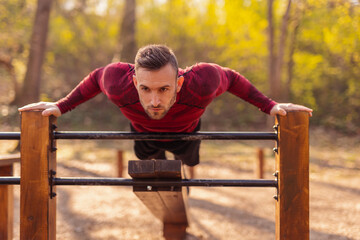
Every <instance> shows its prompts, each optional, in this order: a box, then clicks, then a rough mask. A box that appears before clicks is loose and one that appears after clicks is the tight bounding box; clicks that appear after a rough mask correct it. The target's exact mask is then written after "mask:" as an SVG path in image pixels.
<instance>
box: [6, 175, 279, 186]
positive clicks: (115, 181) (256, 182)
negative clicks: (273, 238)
mask: <svg viewBox="0 0 360 240" xmlns="http://www.w3.org/2000/svg"><path fill="white" fill-rule="evenodd" d="M52 182H53V184H54V185H82V186H84V185H92V186H94V185H96V186H154V187H166V186H167V187H169V186H174V187H184V186H190V187H275V188H276V187H277V181H276V180H264V179H251V180H238V179H191V180H186V179H184V180H178V181H176V180H148V179H147V180H133V179H127V178H77V177H76V178H70V177H62V178H53V179H52ZM19 184H20V177H0V185H19Z"/></svg>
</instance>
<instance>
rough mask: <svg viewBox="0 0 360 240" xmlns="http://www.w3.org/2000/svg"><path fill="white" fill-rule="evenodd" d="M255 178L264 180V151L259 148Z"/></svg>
mask: <svg viewBox="0 0 360 240" xmlns="http://www.w3.org/2000/svg"><path fill="white" fill-rule="evenodd" d="M255 177H256V178H259V179H262V178H264V150H263V149H262V148H259V149H258V151H257V161H256V163H255Z"/></svg>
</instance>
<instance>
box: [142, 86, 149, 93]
mask: <svg viewBox="0 0 360 240" xmlns="http://www.w3.org/2000/svg"><path fill="white" fill-rule="evenodd" d="M141 90H142V91H145V92H147V91H149V88H147V87H142V88H141Z"/></svg>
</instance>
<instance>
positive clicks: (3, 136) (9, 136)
mask: <svg viewBox="0 0 360 240" xmlns="http://www.w3.org/2000/svg"><path fill="white" fill-rule="evenodd" d="M0 140H20V132H0Z"/></svg>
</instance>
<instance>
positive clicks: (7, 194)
mask: <svg viewBox="0 0 360 240" xmlns="http://www.w3.org/2000/svg"><path fill="white" fill-rule="evenodd" d="M12 175H13V165H12V164H6V165H1V161H0V176H12ZM13 219H14V192H13V186H10V185H2V186H0V239H4V240H12V239H13V221H14V220H13Z"/></svg>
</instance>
